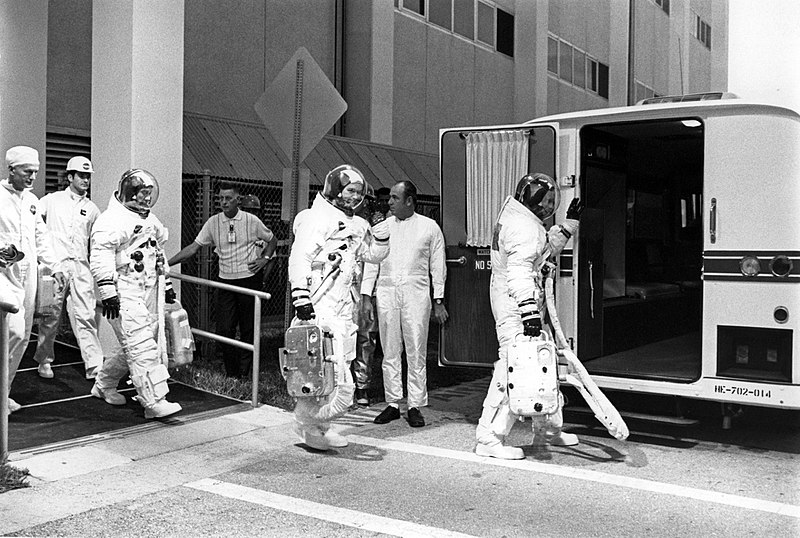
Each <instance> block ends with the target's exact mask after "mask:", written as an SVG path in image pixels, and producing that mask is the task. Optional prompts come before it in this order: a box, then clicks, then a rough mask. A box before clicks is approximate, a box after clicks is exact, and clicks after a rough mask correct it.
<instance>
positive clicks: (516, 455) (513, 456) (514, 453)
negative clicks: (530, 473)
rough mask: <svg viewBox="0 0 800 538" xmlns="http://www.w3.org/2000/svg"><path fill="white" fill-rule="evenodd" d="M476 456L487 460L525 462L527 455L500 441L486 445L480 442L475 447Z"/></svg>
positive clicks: (515, 447)
mask: <svg viewBox="0 0 800 538" xmlns="http://www.w3.org/2000/svg"><path fill="white" fill-rule="evenodd" d="M475 454H477V455H478V456H484V457H487V458H497V459H500V460H524V459H525V453H524V452H523V451H522V449H521V448H519V447H518V446H505V445H504V444H503V443H501V442H500V440H497V441H496V442H494V443H490V444H486V443H481V442H479V443H478V444H477V445H475Z"/></svg>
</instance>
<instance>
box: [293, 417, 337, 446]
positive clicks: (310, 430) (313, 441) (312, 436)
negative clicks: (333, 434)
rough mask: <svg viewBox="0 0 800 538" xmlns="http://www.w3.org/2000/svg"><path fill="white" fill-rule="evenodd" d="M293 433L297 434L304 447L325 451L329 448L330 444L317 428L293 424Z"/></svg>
mask: <svg viewBox="0 0 800 538" xmlns="http://www.w3.org/2000/svg"><path fill="white" fill-rule="evenodd" d="M294 433H296V434H297V436H298V437H299V438H300V440H301V441H302V442H303V443H304V444H305V445H307V446H309V447H311V448H313V449H315V450H321V451H325V450H328V449H330V448H331V444H330V443H329V442H328V439H327V438H326V436H325V435H324V434H323V433H322V432H321V431H319V428H314V427H313V426H303V425H302V424H298V423H296V422H295V424H294Z"/></svg>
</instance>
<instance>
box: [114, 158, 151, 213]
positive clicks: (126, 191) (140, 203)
mask: <svg viewBox="0 0 800 538" xmlns="http://www.w3.org/2000/svg"><path fill="white" fill-rule="evenodd" d="M158 193H159V189H158V181H157V180H156V178H155V176H154V175H153V174H151V173H150V172H148V171H147V170H142V169H141V168H133V169H131V170H128V171H127V172H125V173H124V174H122V177H121V178H120V180H119V187H118V188H117V199H118V200H119V201H120V203H121V204H122V205H124V206H125V207H127V208H128V209H130V210H131V211H133V212H135V213H139V214H140V215H142V216H143V217H146V216H147V215H148V214H149V213H150V209H151V208H152V207H153V206H154V205H156V202H157V201H158Z"/></svg>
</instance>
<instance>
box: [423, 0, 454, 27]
mask: <svg viewBox="0 0 800 538" xmlns="http://www.w3.org/2000/svg"><path fill="white" fill-rule="evenodd" d="M452 16H453V5H452V2H451V1H450V0H428V21H430V22H431V23H433V24H435V25H436V26H441V27H442V28H446V29H448V30H452V29H453V18H452Z"/></svg>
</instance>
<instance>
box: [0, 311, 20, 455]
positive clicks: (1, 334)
mask: <svg viewBox="0 0 800 538" xmlns="http://www.w3.org/2000/svg"><path fill="white" fill-rule="evenodd" d="M17 312H19V307H18V306H17V305H16V304H13V303H9V302H6V301H2V300H0V462H5V461H6V460H7V459H8V393H9V386H8V314H16V313H17Z"/></svg>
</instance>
